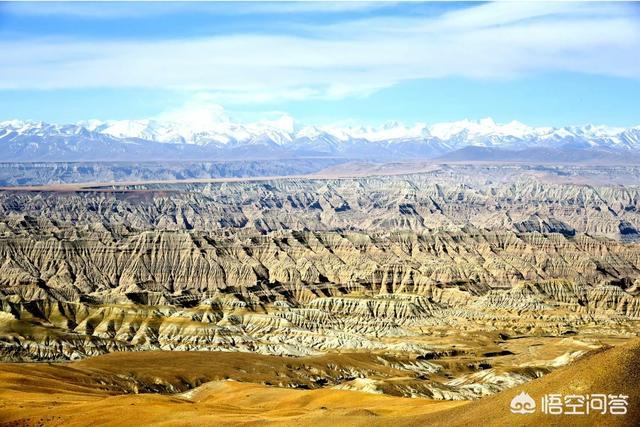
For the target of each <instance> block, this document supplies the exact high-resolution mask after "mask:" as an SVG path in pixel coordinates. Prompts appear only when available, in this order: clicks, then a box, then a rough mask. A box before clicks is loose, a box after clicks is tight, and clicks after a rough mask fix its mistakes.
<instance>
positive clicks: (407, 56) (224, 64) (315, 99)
mask: <svg viewBox="0 0 640 427" xmlns="http://www.w3.org/2000/svg"><path fill="white" fill-rule="evenodd" d="M0 52H1V54H0V99H1V100H2V101H1V102H0V120H3V119H12V118H19V119H33V120H44V121H53V122H75V121H79V120H87V119H92V118H98V119H139V118H165V119H171V120H190V119H191V118H193V117H197V118H198V120H218V119H220V118H221V117H225V118H226V117H231V118H232V119H234V120H239V121H253V120H258V119H263V118H264V119H271V118H274V117H276V116H279V115H282V114H284V113H286V114H289V115H291V116H293V117H294V118H295V119H296V120H297V121H298V122H299V123H302V124H331V123H350V124H367V125H376V124H381V123H384V122H386V121H402V122H405V123H413V122H418V121H420V122H426V123H435V122H442V121H454V120H460V119H464V118H469V119H480V118H483V117H493V118H494V119H495V120H496V121H498V122H508V121H511V120H519V121H522V122H524V123H527V124H530V125H552V126H563V125H572V124H584V123H598V124H609V125H618V126H629V125H638V124H640V114H639V113H640V107H639V106H638V105H639V102H638V100H640V54H638V52H640V5H639V4H633V3H570V2H562V3H551V2H545V3H526V2H509V3H480V2H474V3H451V2H448V3H416V2H413V3H382V2H367V3H355V2H349V3H323V2H304V3H296V2H286V3H270V2H259V3H248V2H245V3H238V2H231V3H202V2H198V3H167V2H164V3H78V2H74V3H0Z"/></svg>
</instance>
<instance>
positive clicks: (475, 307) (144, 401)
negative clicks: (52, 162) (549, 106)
mask: <svg viewBox="0 0 640 427" xmlns="http://www.w3.org/2000/svg"><path fill="white" fill-rule="evenodd" d="M410 166H411V167H410ZM412 167H413V172H412ZM638 183H640V168H636V167H631V166H625V167H615V166H602V167H587V166H566V167H563V166H553V167H532V166H527V165H511V166H510V165H489V164H487V165H478V164H476V165H471V166H470V165H462V164H459V165H456V164H451V165H418V166H416V165H406V164H400V165H367V164H355V165H354V164H346V165H345V164H341V165H337V166H332V167H331V169H329V170H326V171H324V172H323V173H316V174H314V175H313V176H297V177H282V178H265V177H263V178H260V179H253V180H252V179H240V180H224V179H220V180H206V179H202V180H198V181H180V180H173V181H170V182H162V181H161V180H158V181H150V182H144V181H140V182H129V183H126V182H123V183H119V184H118V183H116V184H98V183H94V184H61V185H57V186H51V185H50V186H43V187H28V188H15V187H14V188H11V189H4V190H3V191H0V296H1V298H0V357H1V358H2V360H3V361H4V362H5V363H3V364H0V420H1V421H4V422H5V423H8V424H10V425H34V424H39V423H40V424H51V425H83V424H86V423H87V420H89V419H91V420H92V423H98V424H99V423H105V424H113V425H116V424H122V423H134V422H147V423H156V424H162V423H165V424H172V425H181V424H182V425H185V424H204V423H213V422H216V423H230V424H236V423H240V422H246V423H275V424H297V425H304V424H308V423H314V424H324V425H329V424H333V425H335V424H336V423H338V424H340V425H343V424H389V423H394V424H398V425H405V424H406V425H428V424H443V425H444V424H446V425H456V424H459V425H463V424H469V423H481V424H493V425H505V424H506V423H516V424H540V423H545V424H553V423H560V424H563V425H566V424H567V422H568V421H567V419H566V417H565V418H563V417H556V418H554V417H553V416H544V415H543V414H535V415H532V416H524V418H523V416H520V418H517V417H518V415H513V414H510V413H509V402H510V400H511V399H512V398H513V397H514V396H515V394H516V392H519V391H522V390H527V391H528V392H529V393H530V394H531V395H532V396H534V395H535V396H534V397H539V396H540V395H541V394H542V393H543V392H544V393H563V392H566V393H570V392H572V393H615V394H628V395H629V396H630V397H629V413H628V414H627V415H626V416H614V415H607V416H604V415H603V416H600V417H595V418H593V417H573V418H571V420H570V422H571V423H574V424H584V425H591V424H594V423H595V424H602V425H605V424H606V425H633V424H634V422H636V421H637V416H638V408H639V407H640V406H639V405H640V401H638V396H639V394H638V387H639V384H640V380H639V378H638V369H637V366H638V363H639V362H640V360H639V359H640V350H639V349H640V344H638V343H639V341H638V338H637V336H638V332H639V330H640V329H639V326H640V186H639V185H638ZM33 362H40V363H33ZM536 393H537V394H536ZM472 401H473V403H470V402H472ZM123 408H124V409H123ZM116 414H117V415H116ZM513 417H516V418H513Z"/></svg>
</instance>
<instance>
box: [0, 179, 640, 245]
mask: <svg viewBox="0 0 640 427" xmlns="http://www.w3.org/2000/svg"><path fill="white" fill-rule="evenodd" d="M516 172H517V173H516ZM639 212H640V188H639V187H637V186H626V187H623V186H614V185H608V186H607V185H584V184H564V183H563V184H560V183H557V184H556V183H550V182H545V181H544V180H541V179H539V177H536V176H535V174H534V173H533V172H531V171H528V170H524V171H523V170H516V171H515V172H514V171H511V172H509V171H507V172H505V171H504V170H502V169H499V172H496V171H495V170H494V169H492V168H484V169H483V168H464V167H458V168H448V167H441V168H438V169H436V170H434V171H431V172H428V173H422V174H415V175H404V176H391V177H368V178H365V177H363V178H352V179H299V178H298V179H294V178H291V179H279V180H272V181H253V182H251V181H249V182H220V183H201V184H194V183H191V184H184V183H182V184H181V183H175V184H139V185H113V186H102V187H97V188H95V189H93V190H92V189H88V190H83V191H82V192H64V193H60V192H39V193H35V194H34V193H29V192H19V191H12V192H3V193H0V218H2V219H3V222H5V223H6V224H7V225H6V226H8V227H10V228H15V227H20V226H21V225H23V226H29V224H31V223H33V222H34V221H35V223H37V227H39V228H45V229H56V228H64V227H66V226H69V225H84V226H87V227H90V228H93V229H96V230H105V229H106V230H109V231H112V232H114V233H116V234H120V233H121V232H122V230H123V229H124V230H126V231H131V230H145V229H146V230H221V229H247V230H258V231H261V232H269V231H275V230H314V231H330V230H360V231H380V230H399V229H404V230H414V231H424V230H430V229H434V228H460V227H463V226H465V225H473V226H475V227H481V228H490V229H498V230H505V229H506V230H512V231H516V232H520V233H526V232H536V231H537V232H541V233H561V234H564V235H566V236H572V235H575V234H579V233H588V234H591V235H602V236H607V237H611V238H616V239H625V240H633V239H637V238H638V237H639V236H640V234H639V231H638V230H640V214H639Z"/></svg>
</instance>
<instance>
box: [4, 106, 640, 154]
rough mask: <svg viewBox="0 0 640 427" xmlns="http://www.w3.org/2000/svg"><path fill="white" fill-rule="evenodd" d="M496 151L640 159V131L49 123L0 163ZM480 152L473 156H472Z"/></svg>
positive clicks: (11, 126)
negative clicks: (579, 153) (586, 153)
mask: <svg viewBox="0 0 640 427" xmlns="http://www.w3.org/2000/svg"><path fill="white" fill-rule="evenodd" d="M469 147H474V148H479V149H487V150H492V151H491V152H492V153H494V155H497V154H495V153H499V152H500V151H501V150H509V151H511V152H513V151H519V150H532V149H535V150H540V149H544V150H547V151H546V153H547V155H548V153H549V150H561V151H563V152H567V151H571V150H578V151H585V150H587V151H598V152H600V151H601V152H606V153H618V154H619V155H621V156H627V157H629V156H631V157H635V156H638V155H640V126H636V127H629V128H618V127H608V126H594V125H586V126H568V127H562V128H553V127H531V126H527V125H525V124H522V123H520V122H516V121H513V122H511V123H507V124H497V123H495V122H494V121H493V120H492V119H482V120H479V121H471V120H462V121H458V122H451V123H439V124H433V125H426V124H422V123H418V124H415V125H413V126H405V125H403V124H400V123H388V124H386V125H384V126H382V127H378V128H373V127H338V126H305V127H297V126H296V125H295V123H294V121H293V119H291V117H289V116H283V117H282V118H280V119H278V120H274V121H260V122H256V123H250V124H238V123H233V122H230V121H221V122H216V123H211V124H208V125H200V126H188V125H184V124H180V123H173V122H166V121H157V120H122V121H98V120H91V121H87V122H81V123H75V124H64V125H59V124H50V123H43V122H35V121H19V120H11V121H4V122H0V161H83V160H85V161H109V160H119V161H122V160H124V161H126V160H132V161H145V160H149V161H151V160H219V159H262V158H295V157H314V156H323V157H345V158H353V159H377V160H388V159H407V158H435V157H439V156H446V155H449V154H451V153H454V152H456V151H458V150H464V149H467V152H471V151H469V150H468V148H469ZM474 152H475V151H474Z"/></svg>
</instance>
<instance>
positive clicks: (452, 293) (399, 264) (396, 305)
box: [0, 229, 640, 359]
mask: <svg viewBox="0 0 640 427" xmlns="http://www.w3.org/2000/svg"><path fill="white" fill-rule="evenodd" d="M0 242H1V243H0V257H2V259H3V260H4V262H3V264H2V266H1V267H0V278H1V279H0V289H1V291H2V294H3V295H4V299H3V300H2V301H3V302H2V310H3V312H4V313H3V315H2V316H3V320H4V323H3V325H4V328H5V330H4V333H3V337H4V338H3V343H2V345H3V352H4V354H5V355H7V356H9V357H17V358H21V357H25V355H32V356H33V357H36V358H39V359H56V358H75V357H82V356H84V355H92V354H99V353H102V352H107V351H113V350H119V349H129V350H133V349H138V350H139V349H166V350H170V349H171V350H180V349H182V350H186V349H190V350H206V349H212V348H218V349H228V350H244V351H257V352H262V353H270V354H286V355H304V354H314V353H318V352H324V351H330V350H338V349H341V350H345V349H351V350H358V349H378V350H386V351H411V352H415V353H424V352H427V351H428V348H427V347H424V346H422V345H421V344H420V336H421V335H422V334H424V333H425V332H426V331H431V330H434V329H436V330H437V329H439V328H451V327H453V328H463V329H467V328H471V329H478V330H479V329H483V330H500V331H502V332H504V333H508V334H512V335H513V334H515V335H518V334H530V333H532V331H538V333H550V334H555V335H561V334H566V333H575V332H576V331H578V330H586V329H589V328H591V327H597V328H598V329H600V330H602V329H611V330H615V331H616V333H620V334H626V333H628V332H629V331H630V330H631V329H630V328H632V325H633V324H635V322H636V321H637V320H640V297H638V285H640V246H639V245H637V244H625V243H619V242H615V241H612V240H607V239H603V238H592V237H587V236H578V237H573V238H567V237H565V236H562V235H559V234H550V235H543V234H537V233H531V234H516V233H512V232H502V233H499V232H489V231H481V230H477V229H465V230H462V231H457V232H453V231H451V232H446V231H440V232H432V233H423V234H416V233H414V232H409V231H407V232H395V233H379V234H376V233H370V234H364V233H358V232H291V231H281V232H274V233H271V234H269V235H260V234H258V233H255V232H254V233H249V234H247V235H246V236H237V235H225V234H224V233H213V232H211V233H205V232H194V231H191V232H186V231H176V232H170V231H164V232H157V231H156V232H149V231H141V232H137V233H131V234H130V235H127V236H124V237H119V238H114V237H113V235H112V234H110V233H98V232H87V231H83V230H80V229H73V230H66V235H64V236H62V235H59V234H57V233H42V234H33V233H29V232H26V231H23V232H21V233H10V232H8V231H5V233H4V236H3V237H2V240H0ZM8 337H10V338H8ZM45 337H46V338H45Z"/></svg>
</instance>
